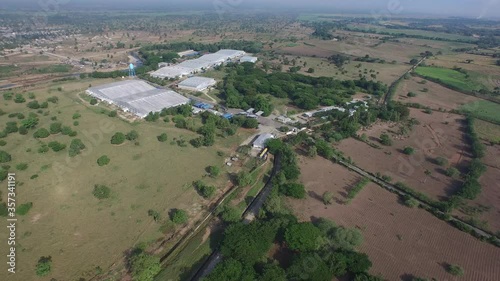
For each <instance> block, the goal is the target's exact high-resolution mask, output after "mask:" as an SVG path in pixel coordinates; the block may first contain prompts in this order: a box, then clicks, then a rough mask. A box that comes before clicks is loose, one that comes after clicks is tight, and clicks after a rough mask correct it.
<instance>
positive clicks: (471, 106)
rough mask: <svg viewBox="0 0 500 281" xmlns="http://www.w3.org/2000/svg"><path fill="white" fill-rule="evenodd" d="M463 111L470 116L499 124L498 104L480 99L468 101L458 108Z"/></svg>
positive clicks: (499, 109) (499, 107)
mask: <svg viewBox="0 0 500 281" xmlns="http://www.w3.org/2000/svg"><path fill="white" fill-rule="evenodd" d="M460 110H462V111H463V112H466V113H469V114H471V115H472V116H474V117H476V118H479V119H483V120H487V121H491V122H495V123H497V124H500V104H498V103H494V102H490V101H485V100H480V101H475V102H472V103H468V104H466V105H464V106H462V107H461V108H460Z"/></svg>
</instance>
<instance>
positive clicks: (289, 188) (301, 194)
mask: <svg viewBox="0 0 500 281" xmlns="http://www.w3.org/2000/svg"><path fill="white" fill-rule="evenodd" d="M279 191H280V193H282V194H283V195H285V196H289V197H293V198H296V199H304V198H306V189H305V187H304V185H303V184H300V183H287V184H283V185H280V187H279Z"/></svg>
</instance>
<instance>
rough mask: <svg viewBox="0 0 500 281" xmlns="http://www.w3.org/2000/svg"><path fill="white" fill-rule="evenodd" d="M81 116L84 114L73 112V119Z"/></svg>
mask: <svg viewBox="0 0 500 281" xmlns="http://www.w3.org/2000/svg"><path fill="white" fill-rule="evenodd" d="M80 117H82V115H81V114H80V113H75V114H73V119H75V120H76V119H78V118H80Z"/></svg>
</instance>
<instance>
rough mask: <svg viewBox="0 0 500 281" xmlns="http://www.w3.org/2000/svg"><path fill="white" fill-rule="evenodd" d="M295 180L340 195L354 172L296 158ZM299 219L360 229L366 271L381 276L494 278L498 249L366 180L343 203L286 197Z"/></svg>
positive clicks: (499, 267)
mask: <svg viewBox="0 0 500 281" xmlns="http://www.w3.org/2000/svg"><path fill="white" fill-rule="evenodd" d="M300 166H301V171H302V175H301V180H302V182H303V183H304V184H305V186H306V188H307V189H308V191H309V193H310V194H323V193H324V192H325V191H332V192H334V193H335V194H336V195H337V196H339V197H342V196H343V195H342V194H343V193H344V191H345V189H346V188H349V185H350V184H351V183H352V182H353V181H354V180H356V179H357V178H358V176H357V175H356V174H354V173H353V172H350V171H348V170H347V169H345V168H343V167H341V166H339V165H337V164H333V163H331V162H330V161H328V160H325V159H323V158H319V157H317V158H315V159H309V158H308V159H306V158H301V159H300ZM289 203H290V204H291V206H292V207H293V209H294V210H295V213H296V215H298V216H299V218H300V219H302V220H310V219H312V218H318V217H324V218H328V219H331V220H333V221H335V222H336V223H337V224H339V225H343V226H346V227H351V228H358V229H360V230H361V232H362V233H363V237H364V243H363V245H362V246H361V247H360V249H359V250H360V251H361V252H365V253H367V254H368V256H369V257H370V259H371V261H372V262H373V266H372V268H371V270H370V273H372V274H376V275H377V274H380V275H382V276H383V277H384V278H386V279H387V280H411V278H412V277H415V276H417V277H423V278H429V279H430V278H437V279H438V280H485V281H486V280H491V281H493V280H498V276H500V264H499V263H498V260H499V259H500V249H498V248H496V247H494V246H493V245H490V244H487V243H484V242H481V241H479V240H477V239H476V238H474V237H472V236H470V235H468V234H466V233H464V232H461V231H459V230H457V229H455V228H454V227H452V226H450V225H448V224H447V223H445V222H443V221H441V220H439V219H438V218H436V217H434V216H433V215H431V214H430V213H428V212H426V211H424V210H422V209H411V208H408V207H405V206H403V205H402V204H401V203H400V202H399V199H398V198H397V196H396V195H394V194H392V193H390V192H388V191H386V190H384V189H382V188H381V187H379V186H377V185H375V184H372V183H371V184H368V185H367V186H366V187H365V188H364V189H363V190H362V191H361V192H360V193H359V194H358V195H357V197H356V198H354V199H353V200H352V202H351V203H350V204H348V205H346V204H339V203H337V202H334V203H333V204H332V205H329V206H325V205H324V204H323V203H322V202H321V200H318V198H315V196H310V197H309V198H307V199H305V200H289ZM448 264H456V265H460V266H461V267H462V268H463V269H464V271H465V275H464V276H463V277H460V278H457V277H454V276H452V275H450V274H449V273H447V272H446V267H447V266H448Z"/></svg>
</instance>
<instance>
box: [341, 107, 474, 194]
mask: <svg viewBox="0 0 500 281" xmlns="http://www.w3.org/2000/svg"><path fill="white" fill-rule="evenodd" d="M410 117H411V118H415V119H416V120H418V121H419V122H420V124H419V125H414V127H413V130H411V131H408V134H406V135H405V134H401V125H389V124H386V123H378V124H375V125H373V126H372V127H371V128H369V129H367V130H365V131H360V132H358V134H366V135H367V138H368V140H369V141H370V142H372V143H374V144H377V145H379V146H380V149H376V148H373V147H371V146H369V145H368V144H366V143H364V142H361V141H358V140H355V139H352V138H350V139H346V140H343V141H341V142H340V143H339V144H338V145H337V149H339V150H340V151H342V152H344V154H345V156H346V157H350V158H351V159H352V160H353V161H354V163H356V164H357V165H358V166H359V167H361V168H363V169H365V170H366V171H368V172H372V173H380V174H381V175H386V176H390V177H391V179H392V182H393V183H396V182H402V183H405V184H406V185H407V186H409V187H410V188H412V189H414V190H416V191H419V192H422V193H424V194H427V195H429V196H430V197H431V198H433V199H435V200H439V199H445V198H448V197H449V196H450V195H452V194H454V193H455V192H456V190H457V188H458V187H459V186H460V184H461V181H460V180H458V179H453V178H451V177H448V176H446V175H445V174H444V173H445V170H446V169H447V168H448V167H446V166H445V167H442V166H439V165H437V164H435V163H434V159H436V158H438V157H443V158H445V159H446V160H447V162H448V163H449V166H450V167H455V168H457V169H459V170H460V171H462V172H465V170H466V168H467V165H468V163H469V161H470V156H469V153H468V146H467V144H466V141H465V136H464V133H463V126H464V124H463V122H464V119H463V117H462V116H459V115H455V114H448V113H441V112H434V113H433V114H425V113H423V112H421V111H420V110H416V109H412V110H411V113H410ZM383 133H386V134H388V135H389V136H390V138H391V139H392V140H393V144H392V145H391V146H384V145H382V144H381V143H380V136H381V134H383ZM406 147H411V148H413V149H414V150H415V152H414V154H412V155H406V154H404V153H403V149H404V148H406Z"/></svg>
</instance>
